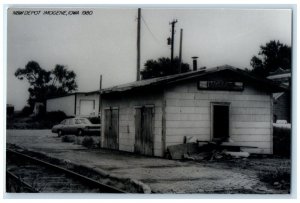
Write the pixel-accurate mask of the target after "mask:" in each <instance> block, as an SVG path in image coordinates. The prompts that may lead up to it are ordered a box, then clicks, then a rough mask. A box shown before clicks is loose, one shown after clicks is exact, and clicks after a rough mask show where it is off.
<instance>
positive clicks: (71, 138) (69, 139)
mask: <svg viewBox="0 0 300 203" xmlns="http://www.w3.org/2000/svg"><path fill="white" fill-rule="evenodd" d="M61 141H62V142H75V135H64V136H62V138H61Z"/></svg>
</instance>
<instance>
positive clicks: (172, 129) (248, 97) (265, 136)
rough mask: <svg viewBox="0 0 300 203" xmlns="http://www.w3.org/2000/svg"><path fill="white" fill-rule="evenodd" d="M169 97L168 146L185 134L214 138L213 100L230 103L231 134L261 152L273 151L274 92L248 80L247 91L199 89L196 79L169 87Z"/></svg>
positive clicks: (167, 112)
mask: <svg viewBox="0 0 300 203" xmlns="http://www.w3.org/2000/svg"><path fill="white" fill-rule="evenodd" d="M165 100H166V141H167V144H166V145H167V146H170V145H174V144H182V143H183V140H184V136H195V137H196V138H197V139H198V140H201V139H202V141H209V140H211V138H212V135H211V132H212V131H211V124H212V121H211V103H212V102H226V103H229V104H230V112H229V114H230V138H231V139H232V140H236V141H237V142H238V143H240V144H243V145H247V146H251V145H253V146H254V147H257V148H255V149H254V151H256V152H257V153H271V152H272V139H271V138H272V135H271V133H272V130H271V127H272V126H271V123H272V120H271V119H272V116H271V114H272V111H271V96H270V94H268V93H266V92H262V91H261V90H258V89H254V88H253V87H251V85H247V84H245V89H244V91H206V90H198V89H197V83H196V82H195V81H193V82H185V83H182V84H180V85H179V84H178V85H174V86H172V87H170V88H168V89H167V91H165ZM252 151H253V150H252Z"/></svg>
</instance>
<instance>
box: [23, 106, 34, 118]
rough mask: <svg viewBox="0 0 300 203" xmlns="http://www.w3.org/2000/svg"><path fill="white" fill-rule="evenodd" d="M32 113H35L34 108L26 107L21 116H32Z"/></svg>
mask: <svg viewBox="0 0 300 203" xmlns="http://www.w3.org/2000/svg"><path fill="white" fill-rule="evenodd" d="M32 112H33V108H31V107H30V106H24V108H23V109H22V112H21V115H22V116H29V115H30V114H32Z"/></svg>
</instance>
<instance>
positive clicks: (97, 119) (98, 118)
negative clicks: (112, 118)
mask: <svg viewBox="0 0 300 203" xmlns="http://www.w3.org/2000/svg"><path fill="white" fill-rule="evenodd" d="M88 119H89V120H90V121H91V123H92V124H100V123H101V119H100V117H90V118H88Z"/></svg>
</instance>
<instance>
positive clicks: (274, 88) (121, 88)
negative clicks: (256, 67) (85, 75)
mask: <svg viewBox="0 0 300 203" xmlns="http://www.w3.org/2000/svg"><path fill="white" fill-rule="evenodd" d="M221 71H231V72H233V73H236V74H238V75H240V76H242V77H244V78H247V79H248V80H250V81H253V82H256V83H260V84H262V85H264V86H266V87H267V88H268V89H269V90H270V91H271V92H278V91H285V90H287V88H286V87H285V86H283V85H277V84H275V83H274V82H272V81H271V80H268V79H264V78H258V77H257V76H254V75H251V74H249V73H248V72H246V71H244V70H241V69H239V68H235V67H232V66H229V65H224V66H218V67H215V68H209V69H199V70H197V71H190V72H186V73H180V74H175V75H169V76H164V77H158V78H152V79H147V80H140V81H136V82H132V83H127V84H123V85H117V86H113V87H110V88H106V89H103V90H102V91H101V94H109V93H116V92H125V91H129V90H134V89H140V88H144V87H150V86H159V85H166V84H170V83H176V82H179V81H184V80H188V79H192V78H198V77H203V76H206V75H209V74H212V73H217V72H221ZM94 92H97V91H94Z"/></svg>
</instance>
